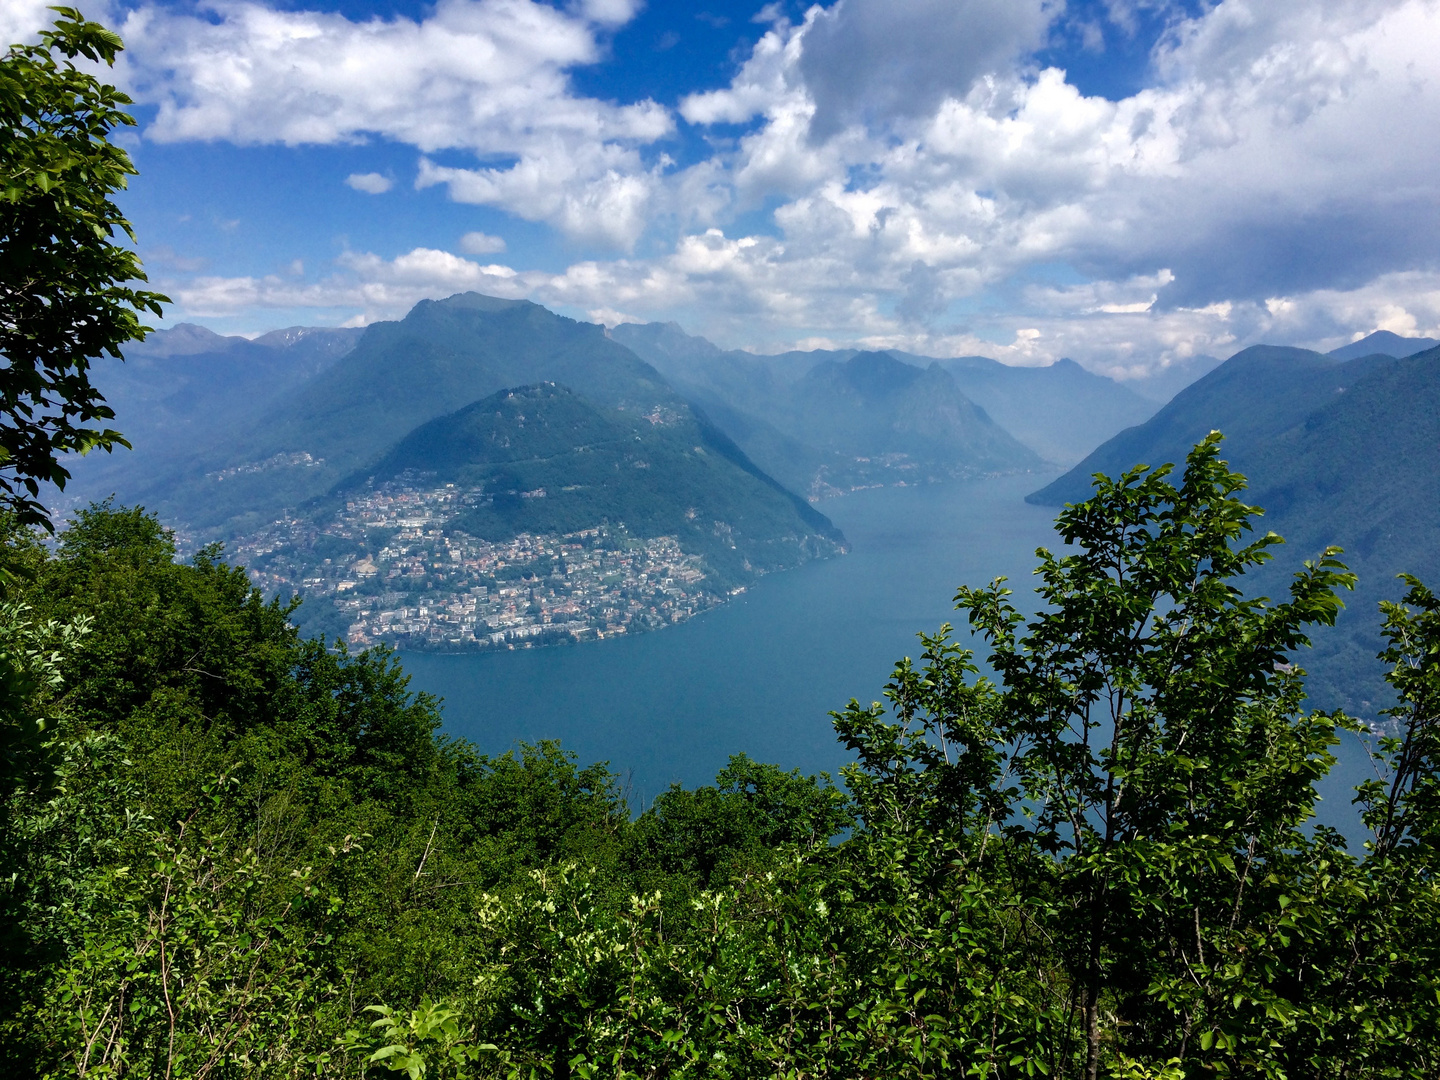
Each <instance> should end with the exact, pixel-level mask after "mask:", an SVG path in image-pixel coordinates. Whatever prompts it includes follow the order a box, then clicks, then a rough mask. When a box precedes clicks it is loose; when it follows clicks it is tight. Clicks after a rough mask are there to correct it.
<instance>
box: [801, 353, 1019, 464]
mask: <svg viewBox="0 0 1440 1080" xmlns="http://www.w3.org/2000/svg"><path fill="white" fill-rule="evenodd" d="M783 408H784V410H785V413H786V414H787V415H785V416H784V417H783V420H784V421H785V423H786V427H787V428H788V429H789V430H791V431H793V432H794V433H795V435H796V436H797V437H799V438H800V439H802V440H803V441H805V442H807V443H809V444H811V445H813V446H818V447H820V448H821V449H823V450H829V451H832V452H835V453H840V454H846V455H850V454H857V455H860V456H864V457H870V458H883V457H886V456H903V457H904V458H905V459H906V463H907V464H909V465H910V466H911V467H913V468H914V469H915V470H916V471H917V472H918V473H923V474H926V475H927V476H935V475H937V474H944V473H946V472H947V471H949V472H953V473H956V474H964V473H967V472H969V473H988V472H1005V471H1014V470H1019V469H1030V468H1038V467H1039V466H1040V459H1039V458H1038V457H1037V456H1036V455H1035V454H1034V453H1033V452H1032V451H1030V450H1029V449H1028V448H1027V447H1025V446H1022V445H1021V444H1020V443H1019V442H1018V441H1017V440H1016V439H1015V438H1014V436H1012V435H1011V434H1010V433H1009V432H1007V431H1005V430H1004V429H1003V428H1001V427H1000V426H999V425H998V424H996V423H995V422H994V420H992V419H991V418H990V417H989V415H987V414H986V412H985V410H984V409H982V408H980V407H979V406H978V405H976V404H975V403H974V402H973V401H971V400H970V399H969V398H968V397H966V396H965V394H964V393H963V392H962V391H961V390H960V387H959V386H958V385H957V384H956V382H955V378H954V376H952V375H951V374H950V373H949V372H948V371H946V370H945V369H944V368H943V367H941V366H940V365H939V364H938V363H931V364H930V365H929V366H928V367H919V366H917V365H915V364H908V363H906V362H905V361H903V360H901V359H899V358H897V357H896V356H894V355H892V354H890V353H886V352H860V353H856V354H855V355H853V356H851V357H850V358H849V359H847V360H844V361H839V360H825V361H822V362H821V363H819V364H817V365H815V366H814V367H812V368H811V369H810V370H809V371H808V372H807V373H806V374H805V375H804V376H803V377H801V378H800V379H799V380H798V381H797V382H795V383H794V384H792V386H791V387H790V392H789V395H788V401H787V402H786V403H785V405H784V406H783ZM772 419H775V420H777V421H778V419H779V418H772ZM777 426H779V423H778V422H777Z"/></svg>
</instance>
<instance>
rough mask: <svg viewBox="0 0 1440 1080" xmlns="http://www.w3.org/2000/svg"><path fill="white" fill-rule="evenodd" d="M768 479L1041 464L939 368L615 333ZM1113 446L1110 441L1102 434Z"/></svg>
mask: <svg viewBox="0 0 1440 1080" xmlns="http://www.w3.org/2000/svg"><path fill="white" fill-rule="evenodd" d="M611 333H612V335H613V336H614V337H615V338H616V340H619V341H623V342H624V343H625V344H627V345H629V346H630V347H631V348H633V349H634V350H635V351H636V352H637V353H638V354H639V355H640V356H641V357H643V358H644V359H646V360H648V361H650V362H651V363H652V364H654V365H655V366H656V368H657V369H659V370H660V371H661V372H662V373H663V374H664V375H665V376H666V377H667V378H668V379H670V381H671V382H672V383H673V384H674V385H675V387H676V388H677V389H678V390H680V391H681V392H682V393H684V394H685V395H686V396H687V397H689V398H690V399H691V400H692V401H695V402H697V403H698V404H699V405H700V406H701V407H702V408H704V409H705V410H706V411H707V413H709V415H710V416H711V417H712V418H713V419H714V420H715V422H716V424H718V425H719V426H720V427H721V428H722V429H723V430H724V431H725V432H726V433H727V434H728V435H730V436H731V438H733V439H735V441H736V442H737V443H739V444H740V445H741V446H742V447H744V449H745V451H746V453H748V454H749V455H750V456H751V457H753V458H754V459H755V460H756V461H757V462H759V463H760V464H761V465H762V466H763V467H764V468H765V469H766V470H767V471H769V472H771V473H773V474H774V475H776V476H778V477H781V478H783V479H784V480H785V481H786V482H787V483H789V484H791V485H792V486H796V487H799V488H800V489H801V490H804V491H807V492H809V493H810V494H812V495H820V494H826V493H832V492H836V491H845V490H849V489H853V488H857V487H865V486H870V485H873V484H877V483H882V484H883V483H896V482H914V481H921V480H935V479H941V478H944V477H953V476H963V475H976V474H979V473H986V472H1004V471H1014V470H1018V469H1031V468H1038V467H1040V466H1041V464H1042V461H1041V459H1040V457H1039V456H1038V455H1036V454H1035V453H1034V452H1033V451H1032V450H1031V449H1030V448H1029V447H1027V446H1024V445H1023V444H1022V443H1021V442H1019V441H1017V440H1016V439H1015V438H1014V437H1013V435H1012V434H1011V433H1010V432H1008V431H1006V430H1005V429H1004V427H1003V426H1002V425H998V424H996V422H995V421H994V419H993V418H992V417H990V416H989V415H988V414H987V413H986V411H985V409H984V408H981V407H978V406H977V405H976V404H975V402H974V401H972V400H971V399H970V398H969V397H968V396H967V395H966V393H965V391H964V390H963V389H962V388H961V386H960V385H959V384H958V383H957V382H956V380H955V379H954V377H953V376H951V375H950V374H949V373H947V372H946V371H945V370H944V369H943V368H938V367H937V368H935V369H934V370H933V371H932V370H927V369H929V368H931V367H932V366H933V365H934V362H933V361H931V360H928V359H920V358H916V359H918V363H912V362H907V361H906V360H904V359H900V358H899V355H898V354H893V353H876V352H860V351H857V350H853V349H844V350H835V351H825V350H818V351H815V352H790V353H781V354H779V355H776V356H757V355H754V354H752V353H745V352H738V351H725V350H722V349H719V348H717V347H716V346H714V345H712V344H711V343H710V342H708V341H706V340H705V339H704V338H698V337H692V336H690V335H688V334H686V333H684V331H682V330H681V329H680V328H679V327H678V326H676V325H675V324H674V323H649V324H643V325H640V324H626V325H622V326H617V327H616V328H615V329H614V330H612V331H611ZM1107 434H1108V433H1107Z"/></svg>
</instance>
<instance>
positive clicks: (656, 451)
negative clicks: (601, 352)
mask: <svg viewBox="0 0 1440 1080" xmlns="http://www.w3.org/2000/svg"><path fill="white" fill-rule="evenodd" d="M364 473H365V475H364V478H363V480H362V479H361V477H360V476H359V475H357V476H355V477H354V478H352V479H351V481H349V482H347V483H345V484H342V485H341V487H340V489H339V491H338V493H337V496H338V497H339V498H345V497H347V496H352V495H353V494H354V493H355V492H356V491H358V490H361V489H368V488H372V487H379V486H382V485H384V484H385V483H387V482H391V481H394V480H396V479H398V478H401V477H403V476H405V475H406V474H412V475H417V476H418V475H424V476H426V477H427V481H428V482H431V483H435V484H446V483H453V484H455V485H456V486H457V487H459V488H462V489H465V490H470V491H478V492H481V493H482V494H481V495H479V496H478V497H476V498H475V499H473V500H472V501H471V502H470V504H469V505H468V506H467V508H466V509H465V510H463V511H462V512H461V513H460V514H459V515H458V516H457V517H456V518H455V519H454V520H453V522H452V526H453V527H454V528H456V529H459V530H461V531H463V532H465V533H466V534H468V535H470V536H474V537H477V538H479V539H482V540H507V539H510V538H511V537H513V536H515V535H516V534H518V533H521V532H530V533H561V534H564V533H573V532H577V531H580V530H582V529H589V528H592V527H594V526H596V525H599V524H601V523H604V522H609V523H612V524H619V523H623V524H624V526H625V528H626V529H627V530H628V532H629V533H630V535H633V536H637V537H642V538H649V537H657V536H676V537H678V538H679V541H680V543H681V545H682V547H684V548H685V549H686V550H688V551H693V552H696V553H699V554H703V555H704V556H705V559H706V563H707V564H708V566H709V567H710V568H711V569H712V570H713V571H714V572H716V574H717V581H716V587H721V588H724V587H728V586H729V585H732V584H735V583H738V582H741V581H745V580H748V579H749V577H750V576H751V575H752V574H753V573H755V572H763V571H766V570H774V569H781V568H784V567H786V566H793V565H795V564H797V563H798V562H802V561H804V560H805V559H806V558H810V557H813V556H814V555H815V554H818V553H820V552H821V551H824V552H825V553H828V552H830V551H831V550H833V548H834V545H835V544H837V543H839V542H840V541H841V539H842V538H841V536H840V533H839V531H838V530H837V529H836V528H835V527H834V525H832V524H831V522H830V520H829V519H828V518H826V517H825V516H824V515H823V514H821V513H820V512H819V511H818V510H816V509H814V508H813V507H812V506H810V504H809V503H808V502H806V501H805V500H804V499H802V498H800V497H799V496H797V495H794V494H792V493H790V492H789V491H786V490H785V489H784V488H782V487H781V486H780V485H779V484H778V483H776V482H775V481H774V480H772V479H771V478H770V477H769V476H767V475H765V474H764V473H762V472H761V471H760V470H759V469H757V468H756V467H755V466H754V465H753V464H752V463H751V462H750V460H749V459H748V458H746V457H745V455H744V454H743V453H742V452H741V451H740V450H739V448H738V447H736V446H735V444H734V443H732V442H731V441H730V440H729V439H728V438H727V437H726V436H725V435H723V434H722V433H720V432H719V431H717V430H716V429H715V428H714V427H713V425H711V424H709V423H708V422H706V421H705V420H704V419H703V418H697V417H696V416H695V415H694V414H692V413H691V412H689V410H683V409H673V410H657V411H655V412H652V413H651V414H649V415H647V416H637V415H636V414H634V413H627V412H622V411H620V410H616V409H605V408H602V407H600V406H598V405H595V404H592V403H591V402H589V401H587V400H586V399H584V398H582V397H581V396H580V395H578V394H576V393H575V392H574V391H572V390H570V389H568V388H566V387H563V386H559V385H557V384H554V383H543V384H539V385H535V386H526V387H519V388H516V389H512V390H503V391H501V392H500V393H498V394H493V395H491V396H490V397H487V398H484V399H482V400H480V401H477V402H475V403H474V404H472V405H468V406H466V407H465V408H464V409H461V410H459V411H458V412H455V413H451V414H449V415H447V416H443V417H439V418H437V419H435V420H432V421H430V422H428V423H426V424H422V425H421V426H420V427H418V428H416V429H415V430H414V431H413V432H411V433H410V434H409V435H407V436H406V437H405V438H404V439H402V440H401V441H400V443H399V444H398V445H397V446H396V447H395V448H394V449H393V450H391V451H390V452H389V453H388V454H386V455H385V457H384V458H382V459H381V460H380V461H379V462H378V463H377V464H375V465H374V466H373V467H371V468H367V469H366V470H365V471H364Z"/></svg>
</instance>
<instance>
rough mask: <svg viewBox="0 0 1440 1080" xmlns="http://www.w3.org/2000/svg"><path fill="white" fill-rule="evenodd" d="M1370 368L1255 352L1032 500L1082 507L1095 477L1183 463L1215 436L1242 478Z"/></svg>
mask: <svg viewBox="0 0 1440 1080" xmlns="http://www.w3.org/2000/svg"><path fill="white" fill-rule="evenodd" d="M1370 362H1371V361H1370V360H1369V359H1368V358H1367V359H1360V360H1352V361H1348V362H1340V361H1336V360H1332V359H1331V358H1329V357H1327V356H1324V355H1323V354H1321V353H1317V352H1312V351H1310V350H1309V349H1292V348H1287V347H1284V346H1278V345H1255V346H1252V347H1250V348H1248V349H1245V350H1244V351H1242V352H1238V353H1236V354H1235V355H1234V356H1232V357H1231V358H1230V359H1229V360H1227V361H1225V363H1223V364H1221V365H1220V366H1219V367H1218V368H1216V369H1215V370H1214V371H1212V372H1210V374H1208V375H1206V376H1204V377H1203V378H1201V379H1200V380H1199V381H1198V382H1195V383H1193V384H1192V385H1190V386H1188V387H1186V388H1185V389H1184V390H1182V391H1180V393H1178V394H1177V395H1175V398H1174V399H1173V400H1172V401H1171V402H1170V403H1169V404H1168V405H1166V406H1165V407H1164V408H1163V409H1161V410H1160V411H1159V412H1157V413H1156V414H1155V415H1154V416H1152V417H1151V418H1150V419H1149V420H1147V421H1146V422H1145V423H1143V424H1139V425H1137V426H1135V427H1132V428H1127V429H1126V430H1125V431H1122V432H1121V433H1120V434H1118V435H1116V436H1115V437H1114V438H1112V439H1110V440H1109V441H1107V442H1106V443H1104V444H1103V445H1102V446H1099V447H1097V448H1096V449H1095V451H1094V452H1093V453H1091V454H1089V455H1088V456H1087V457H1086V458H1085V459H1084V460H1083V461H1081V462H1080V464H1078V465H1076V466H1075V467H1074V468H1073V469H1071V470H1070V471H1069V472H1067V473H1066V474H1065V475H1064V476H1061V477H1059V478H1058V479H1056V480H1055V481H1053V482H1052V483H1050V484H1048V485H1046V486H1045V487H1043V488H1041V489H1040V490H1039V491H1037V492H1035V493H1034V494H1032V495H1030V496H1028V501H1029V502H1032V503H1037V504H1039V505H1042V506H1062V505H1064V504H1065V503H1067V502H1079V501H1081V500H1082V499H1085V498H1088V497H1089V494H1090V477H1091V476H1092V475H1093V474H1094V473H1097V472H1103V473H1105V474H1107V475H1109V476H1115V475H1118V474H1119V473H1120V472H1123V471H1124V470H1125V469H1128V468H1130V467H1131V466H1132V465H1135V464H1136V463H1137V462H1145V463H1146V464H1151V465H1158V464H1160V463H1162V462H1166V461H1176V462H1178V461H1183V460H1184V456H1185V451H1186V450H1188V449H1189V447H1191V446H1192V445H1194V444H1195V443H1197V442H1199V441H1200V440H1201V439H1202V438H1204V437H1205V436H1206V435H1207V434H1208V433H1209V432H1211V431H1213V430H1216V429H1219V430H1220V431H1223V432H1224V433H1225V436H1226V440H1227V442H1226V447H1225V450H1226V457H1227V458H1228V459H1229V460H1230V462H1231V464H1232V465H1234V466H1235V467H1236V468H1237V469H1239V470H1240V471H1241V472H1244V471H1245V470H1246V467H1247V464H1248V461H1249V459H1250V458H1251V457H1252V456H1254V455H1255V454H1256V453H1258V452H1259V451H1260V450H1261V449H1262V448H1263V446H1264V444H1265V441H1266V440H1267V439H1271V438H1274V437H1276V436H1278V435H1280V434H1281V433H1282V432H1284V431H1287V430H1288V429H1290V428H1291V427H1293V426H1294V425H1296V424H1298V423H1300V422H1301V421H1302V420H1303V419H1304V418H1305V417H1306V416H1308V415H1309V414H1310V413H1311V412H1312V411H1313V410H1314V409H1316V408H1318V407H1319V406H1320V405H1322V404H1323V403H1324V402H1326V401H1328V400H1329V399H1330V398H1332V397H1334V396H1335V395H1336V394H1337V393H1339V392H1340V391H1341V389H1342V388H1343V387H1345V386H1347V385H1349V383H1351V382H1353V381H1354V379H1355V378H1356V372H1357V370H1359V369H1360V368H1363V367H1365V366H1366V365H1368V364H1369V363H1370ZM1356 365H1358V368H1357V366H1356ZM1177 454H1178V455H1179V456H1176V455H1177Z"/></svg>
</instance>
